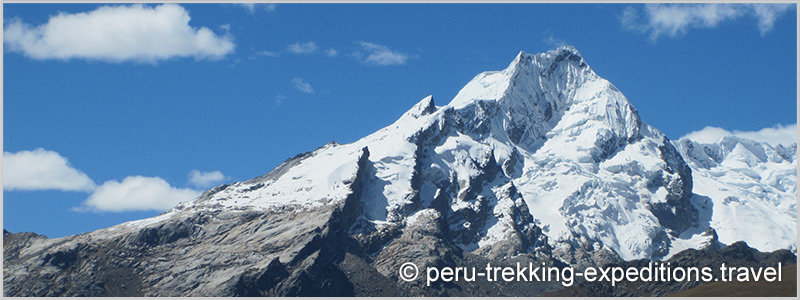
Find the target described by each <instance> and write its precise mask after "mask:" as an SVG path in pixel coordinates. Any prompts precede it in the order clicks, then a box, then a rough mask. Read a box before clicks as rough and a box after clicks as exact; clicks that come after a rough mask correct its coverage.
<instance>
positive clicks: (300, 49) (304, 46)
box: [286, 42, 319, 54]
mask: <svg viewBox="0 0 800 300" xmlns="http://www.w3.org/2000/svg"><path fill="white" fill-rule="evenodd" d="M286 50H289V52H292V53H294V54H311V53H314V52H317V50H319V46H317V44H316V43H314V42H305V43H301V42H296V43H294V44H291V45H289V46H287V47H286Z"/></svg>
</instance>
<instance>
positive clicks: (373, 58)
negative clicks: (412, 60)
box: [353, 42, 408, 66]
mask: <svg viewBox="0 0 800 300" xmlns="http://www.w3.org/2000/svg"><path fill="white" fill-rule="evenodd" d="M358 44H359V45H360V46H361V50H360V51H356V52H353V56H355V57H356V58H357V59H359V60H362V61H363V62H364V63H366V64H371V65H378V66H389V65H404V64H405V63H406V61H407V60H408V54H405V53H401V52H397V51H394V50H391V49H389V48H388V47H386V46H384V45H379V44H376V43H371V42H358Z"/></svg>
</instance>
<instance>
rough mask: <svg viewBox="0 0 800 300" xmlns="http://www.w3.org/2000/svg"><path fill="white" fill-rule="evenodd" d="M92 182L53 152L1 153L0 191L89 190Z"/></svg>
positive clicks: (92, 187)
mask: <svg viewBox="0 0 800 300" xmlns="http://www.w3.org/2000/svg"><path fill="white" fill-rule="evenodd" d="M94 188H95V183H94V181H92V179H91V178H89V176H87V175H86V174H84V173H83V172H81V171H80V170H78V169H75V168H74V167H72V166H71V165H70V164H69V161H68V160H67V159H66V158H64V157H63V156H61V155H60V154H58V153H57V152H55V151H48V150H44V149H42V148H39V149H36V150H33V151H20V152H16V153H10V152H3V190H6V191H14V190H21V191H33V190H62V191H92V190H93V189H94Z"/></svg>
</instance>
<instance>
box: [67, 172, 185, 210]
mask: <svg viewBox="0 0 800 300" xmlns="http://www.w3.org/2000/svg"><path fill="white" fill-rule="evenodd" d="M198 196H200V192H199V191H196V190H193V189H186V188H176V187H172V186H170V185H169V183H167V181H165V180H164V179H161V178H158V177H144V176H128V177H126V178H125V179H124V180H122V182H119V181H116V180H109V181H106V182H104V183H103V184H102V185H100V186H99V187H97V189H95V191H94V192H93V193H92V194H91V195H89V198H88V199H86V201H85V202H84V203H83V207H80V208H78V210H88V211H93V212H102V211H106V212H124V211H147V210H162V211H163V210H167V209H170V208H172V207H173V206H175V205H177V204H178V203H180V202H186V201H191V200H193V199H194V198H197V197H198Z"/></svg>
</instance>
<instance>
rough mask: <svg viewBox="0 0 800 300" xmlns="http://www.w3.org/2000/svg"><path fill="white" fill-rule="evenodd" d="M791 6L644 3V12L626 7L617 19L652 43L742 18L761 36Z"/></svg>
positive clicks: (785, 4) (786, 4)
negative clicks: (646, 35)
mask: <svg viewBox="0 0 800 300" xmlns="http://www.w3.org/2000/svg"><path fill="white" fill-rule="evenodd" d="M792 7H793V6H792V4H788V3H784V4H708V3H706V4H655V3H650V4H645V5H644V9H643V10H639V9H637V8H635V7H633V6H629V7H626V8H625V9H624V10H623V11H622V15H621V16H620V22H621V23H622V26H623V27H624V28H626V29H628V30H633V31H638V32H642V33H649V35H650V39H651V40H652V41H653V42H655V41H656V40H658V38H659V37H661V36H668V37H672V38H674V37H678V36H682V35H685V34H686V33H687V32H688V31H689V29H692V28H714V27H716V26H717V25H719V24H720V23H722V22H725V21H731V20H735V19H739V18H743V17H752V18H754V19H756V20H757V25H758V29H759V32H761V35H762V36H763V35H765V34H766V33H767V32H769V31H770V30H772V27H773V25H774V24H775V20H776V19H777V18H778V17H780V16H781V15H783V14H784V13H785V12H787V11H789V10H790V9H791V8H792Z"/></svg>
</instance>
